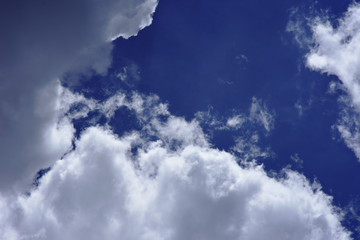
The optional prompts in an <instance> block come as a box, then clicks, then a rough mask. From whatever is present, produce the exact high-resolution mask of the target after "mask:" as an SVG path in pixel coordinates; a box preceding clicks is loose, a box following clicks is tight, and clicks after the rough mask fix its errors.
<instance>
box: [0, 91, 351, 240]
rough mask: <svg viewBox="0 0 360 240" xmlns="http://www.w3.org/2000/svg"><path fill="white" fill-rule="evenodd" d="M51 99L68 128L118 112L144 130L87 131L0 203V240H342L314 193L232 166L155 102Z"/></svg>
mask: <svg viewBox="0 0 360 240" xmlns="http://www.w3.org/2000/svg"><path fill="white" fill-rule="evenodd" d="M61 96H62V98H63V104H62V106H63V108H62V111H64V112H68V113H69V114H64V117H63V118H65V119H67V120H68V121H69V122H71V121H72V120H73V119H76V118H78V117H82V116H85V115H87V114H89V112H91V111H94V110H97V111H101V112H102V113H104V114H108V116H109V118H112V117H114V116H115V115H114V114H113V113H114V112H116V108H121V107H124V106H126V107H127V108H129V109H132V110H133V111H135V112H136V118H137V119H138V120H139V121H140V122H141V121H142V120H141V119H146V121H147V122H148V124H143V125H142V128H141V129H140V130H134V131H130V132H128V133H126V134H123V135H121V136H119V135H116V134H114V132H113V131H112V129H111V126H110V125H109V124H103V126H100V125H97V126H92V127H89V128H87V129H85V130H84V131H83V132H82V133H81V136H80V137H79V138H78V139H76V140H75V142H74V145H75V148H74V149H73V150H71V151H70V152H68V153H67V154H66V155H64V156H63V158H62V159H61V160H58V161H57V162H56V163H55V164H54V165H53V166H52V167H51V170H50V171H49V172H47V173H46V174H45V175H44V176H43V177H42V178H41V179H40V180H39V185H38V186H37V187H36V188H35V189H33V190H31V191H30V192H29V194H27V195H21V194H20V195H19V194H12V195H10V194H7V195H3V194H0V211H1V213H2V214H1V216H0V238H1V239H15V240H17V239H54V240H56V239H70V240H71V239H116V238H118V237H119V236H121V237H122V238H124V239H249V240H250V239H251V240H254V239H264V238H269V239H290V238H291V239H304V240H305V239H306V240H308V239H316V240H320V239H324V240H331V239H336V240H339V239H350V237H349V233H348V232H347V231H346V230H345V229H344V228H343V227H342V226H341V224H340V220H341V213H340V211H339V209H337V208H336V207H334V206H333V205H332V203H331V197H330V196H328V195H326V194H325V193H324V192H322V191H321V189H320V188H319V187H314V186H315V185H312V184H310V183H309V182H308V181H307V180H306V178H305V177H304V176H302V175H301V174H299V173H296V172H293V171H289V170H286V172H285V174H283V175H282V176H283V177H277V178H271V177H269V176H268V175H267V173H266V172H265V171H264V170H263V168H262V166H259V165H256V164H249V165H247V166H245V167H244V166H240V165H239V164H238V161H239V159H238V158H236V157H235V156H234V155H232V154H230V153H227V152H224V151H220V150H217V149H215V148H212V147H211V146H210V144H208V142H207V137H206V136H205V134H204V133H203V131H202V129H201V128H200V126H199V125H198V123H197V122H196V121H195V120H193V121H190V122H189V121H186V120H185V119H183V118H181V117H176V116H173V115H171V114H170V113H169V112H168V111H167V106H166V105H163V104H162V103H161V102H160V101H159V100H158V98H157V97H156V96H144V95H140V94H137V93H133V96H132V97H128V98H124V97H123V95H122V94H121V93H118V94H116V95H114V97H113V98H111V99H109V100H108V101H107V102H103V103H101V102H97V101H95V100H92V99H86V98H85V97H83V96H82V95H80V94H73V93H71V92H69V91H68V90H66V89H63V90H62V91H61ZM79 103H81V104H83V105H86V107H83V108H78V109H75V110H74V109H73V106H74V104H75V105H76V104H79ZM110 105H111V106H113V107H112V108H108V106H110ZM114 106H116V107H114ZM161 116H167V118H166V119H163V120H161V119H162V117H161ZM172 142H175V145H176V146H178V147H176V148H174V147H173V146H174V145H173V144H170V143H172Z"/></svg>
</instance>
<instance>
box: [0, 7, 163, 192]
mask: <svg viewBox="0 0 360 240" xmlns="http://www.w3.org/2000/svg"><path fill="white" fill-rule="evenodd" d="M156 5H157V1H156V0H118V1H115V0H105V1H96V0H79V1H70V0H64V1H44V0H34V1H21V0H15V1H13V0H4V1H1V3H0V30H1V38H0V53H1V55H0V129H1V130H0V152H1V162H0V164H1V165H0V190H5V189H8V188H9V186H10V185H11V184H13V183H14V182H21V180H23V178H24V177H25V178H29V177H31V174H33V173H34V172H36V170H37V169H39V168H41V167H46V165H48V164H49V163H51V162H53V161H54V160H56V159H58V158H59V157H60V156H61V154H62V153H63V152H64V150H65V149H66V148H67V147H68V146H67V145H68V144H69V142H70V139H66V138H67V137H69V135H68V134H66V135H65V136H64V135H61V134H62V133H61V131H57V130H59V126H57V118H58V116H57V114H58V109H57V108H58V106H59V104H58V100H59V99H57V96H59V94H57V91H58V89H57V87H56V86H57V85H56V83H55V81H56V79H57V78H58V77H60V76H61V75H62V74H64V73H65V72H67V71H81V72H86V71H87V70H89V69H93V70H95V71H97V72H99V73H104V72H106V70H107V67H108V65H109V63H110V61H111V58H110V57H111V56H110V53H111V50H112V44H111V39H114V38H116V37H124V38H128V37H130V36H133V35H136V34H137V32H138V31H139V30H141V29H142V28H144V27H146V26H148V25H149V24H151V21H152V14H153V12H154V11H155V8H156ZM68 130H69V129H68ZM49 131H50V132H52V133H53V134H55V133H58V134H60V135H58V136H56V137H55V136H53V140H54V141H55V142H52V141H51V139H48V138H47V137H45V136H44V134H45V133H46V132H47V133H48V132H49ZM67 132H69V131H67ZM58 138H61V139H62V140H61V141H60V142H59V141H58V140H55V139H58Z"/></svg>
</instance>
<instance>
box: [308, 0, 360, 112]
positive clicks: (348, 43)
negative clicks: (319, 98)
mask: <svg viewBox="0 0 360 240" xmlns="http://www.w3.org/2000/svg"><path fill="white" fill-rule="evenodd" d="M338 21H339V23H338V26H337V27H334V26H332V24H331V23H330V22H329V21H328V20H327V19H321V18H316V19H315V20H314V22H313V23H312V30H313V40H314V42H315V46H314V48H312V49H311V51H310V53H309V54H308V55H307V65H308V66H309V67H310V68H312V69H314V70H319V71H322V72H325V73H328V74H333V75H336V76H338V77H339V79H340V80H341V81H342V83H343V84H344V86H345V87H346V88H347V91H348V92H349V93H350V95H351V97H352V99H353V103H354V104H355V105H357V107H359V104H360V85H359V84H360V82H359V81H360V78H359V77H360V75H359V74H360V30H359V29H360V5H359V4H356V3H354V4H352V5H351V6H350V7H349V9H348V10H347V12H346V14H345V16H344V17H343V18H341V19H339V20H338Z"/></svg>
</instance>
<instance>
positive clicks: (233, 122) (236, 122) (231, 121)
mask: <svg viewBox="0 0 360 240" xmlns="http://www.w3.org/2000/svg"><path fill="white" fill-rule="evenodd" d="M245 121H246V118H245V117H244V116H242V115H235V116H232V117H230V118H228V119H227V121H226V126H227V127H229V128H235V129H237V128H240V127H241V126H242V125H243V123H244V122H245Z"/></svg>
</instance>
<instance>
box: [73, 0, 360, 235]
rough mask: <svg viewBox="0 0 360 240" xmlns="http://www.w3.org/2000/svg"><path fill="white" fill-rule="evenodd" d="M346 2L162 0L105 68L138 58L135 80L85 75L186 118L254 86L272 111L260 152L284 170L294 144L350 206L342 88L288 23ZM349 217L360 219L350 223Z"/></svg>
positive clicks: (221, 137)
mask: <svg viewBox="0 0 360 240" xmlns="http://www.w3.org/2000/svg"><path fill="white" fill-rule="evenodd" d="M350 2H351V1H336V0H322V1H319V2H318V3H317V4H314V3H313V1H299V0H298V1H284V0H276V1H268V0H254V1H240V0H238V1H235V0H226V1H222V2H221V4H219V1H215V0H206V1H204V0H198V1H193V0H181V1H178V0H166V1H160V4H159V6H158V9H157V11H156V13H155V16H154V21H153V24H152V25H151V26H150V27H148V28H146V29H144V30H142V31H140V32H139V35H138V36H137V37H132V38H130V39H128V40H124V39H118V40H116V41H115V42H114V46H115V48H114V51H113V68H112V69H111V71H110V72H109V75H108V76H105V77H106V78H108V79H109V78H111V76H113V75H114V74H115V73H116V72H119V71H120V70H121V68H122V67H123V66H125V65H129V64H135V65H137V66H138V69H136V72H139V74H140V79H139V80H135V79H134V81H133V83H131V84H129V85H124V84H123V83H121V84H120V83H119V81H118V80H113V81H109V80H108V81H106V85H104V86H103V85H101V84H102V83H101V82H104V81H99V79H98V78H101V77H99V76H97V77H94V78H93V79H92V80H90V81H88V82H87V83H86V84H87V85H88V86H89V88H91V89H97V90H96V91H95V92H90V93H88V94H90V95H91V96H92V97H96V98H100V99H102V98H106V97H107V96H106V95H104V92H105V91H102V89H104V88H110V89H112V90H114V91H115V90H118V89H120V88H127V89H137V90H139V91H140V92H143V93H155V94H157V95H159V96H160V98H161V99H162V100H163V101H166V102H168V103H169V108H170V111H171V112H172V113H173V114H176V115H179V116H185V117H186V118H187V119H192V118H193V117H194V114H195V113H196V112H198V111H207V109H208V107H209V106H211V107H213V109H214V111H215V112H216V113H217V114H218V115H224V116H226V115H229V113H231V111H233V110H236V111H238V112H246V111H248V108H249V105H250V103H251V99H252V97H253V96H255V97H257V98H258V99H262V100H263V101H264V102H265V103H266V104H267V106H268V107H269V109H273V110H274V111H275V113H276V118H275V128H274V130H273V131H272V132H271V133H270V134H269V136H267V137H263V138H262V139H261V142H260V144H262V145H263V146H270V147H271V149H272V151H273V152H274V153H275V156H274V157H273V158H270V159H265V160H264V161H263V162H264V164H265V168H266V169H273V170H280V169H282V168H284V167H286V166H287V165H288V164H291V163H292V161H291V159H290V156H291V155H294V154H295V153H297V154H298V155H299V157H300V158H301V159H302V160H303V161H304V163H303V165H302V167H299V166H294V167H293V168H294V169H295V170H297V171H300V172H302V173H304V174H305V175H306V176H307V177H308V178H309V179H311V180H313V179H317V180H318V181H319V182H320V184H321V185H322V186H323V189H324V191H325V192H326V193H328V194H331V195H332V196H334V203H335V204H336V205H338V206H341V207H346V206H347V205H348V204H349V203H350V202H351V201H354V200H356V198H358V197H359V196H360V188H359V186H358V183H359V182H360V174H359V173H360V163H359V162H358V161H357V159H356V157H355V155H354V154H353V152H352V151H351V150H349V149H348V148H347V147H346V146H345V144H344V143H343V141H342V140H341V139H340V138H339V136H338V135H337V133H336V131H334V130H332V128H331V127H332V125H334V124H335V123H336V120H337V118H338V113H339V108H338V105H337V98H338V96H337V95H330V94H328V93H327V90H328V86H329V82H330V81H331V80H333V81H337V79H336V78H335V77H329V76H326V75H321V74H319V73H317V72H311V71H309V70H308V69H306V68H305V66H304V54H305V53H306V50H305V49H301V48H300V47H299V46H298V45H297V44H296V43H295V41H294V37H293V35H292V34H290V33H288V32H286V25H287V24H288V22H289V19H290V12H291V9H294V8H298V9H299V11H298V12H299V13H300V14H303V15H308V16H311V14H314V13H315V12H317V13H318V12H321V11H323V10H324V9H328V10H329V12H330V14H331V16H332V18H337V17H339V16H341V14H342V12H344V11H345V10H346V9H347V7H348V4H349V3H350ZM310 7H312V8H313V9H312V10H311V9H310ZM241 55H245V56H246V58H247V60H248V61H246V60H244V59H243V58H241ZM97 84H98V85H97ZM90 85H91V87H90ZM94 85H95V88H94ZM309 101H311V104H310V105H309V104H308V102H309ZM297 102H298V103H300V104H302V105H304V106H307V108H306V109H305V110H304V112H303V114H302V115H299V114H298V111H297V109H296V108H295V107H294V105H295V104H296V103H297ZM118 114H120V115H121V114H122V115H124V114H125V115H126V116H131V114H132V113H127V112H124V113H121V112H119V113H118ZM128 119H130V120H129V124H127V123H122V122H120V123H121V124H120V123H116V121H113V122H112V124H113V125H114V126H115V128H116V126H118V128H119V129H118V131H117V132H123V131H124V128H131V127H132V126H133V125H131V123H130V122H131V119H133V118H131V117H129V118H128ZM119 124H120V125H119ZM80 125H81V123H78V127H80ZM135 125H136V124H135ZM135 127H136V126H135ZM212 141H213V144H214V145H215V147H218V148H222V149H227V150H228V149H229V148H230V147H231V146H232V144H233V143H234V142H233V135H232V134H231V133H224V132H221V133H217V134H216V133H215V134H214V138H213V140H212ZM346 226H347V227H348V228H350V229H352V230H354V228H355V225H354V223H353V225H351V224H349V223H348V224H346Z"/></svg>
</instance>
